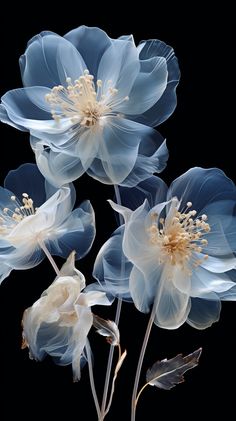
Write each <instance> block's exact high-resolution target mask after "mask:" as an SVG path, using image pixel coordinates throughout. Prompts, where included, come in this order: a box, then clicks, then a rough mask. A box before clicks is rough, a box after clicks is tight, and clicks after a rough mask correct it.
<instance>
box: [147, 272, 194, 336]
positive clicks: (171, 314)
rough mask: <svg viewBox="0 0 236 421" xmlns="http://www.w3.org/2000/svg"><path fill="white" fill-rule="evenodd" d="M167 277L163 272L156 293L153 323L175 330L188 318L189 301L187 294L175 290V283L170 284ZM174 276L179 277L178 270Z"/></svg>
mask: <svg viewBox="0 0 236 421" xmlns="http://www.w3.org/2000/svg"><path fill="white" fill-rule="evenodd" d="M181 273H182V271H181ZM182 275H183V273H182ZM168 276H169V275H168V274H166V273H165V270H164V271H163V274H162V277H161V280H160V282H159V287H158V290H157V292H156V294H157V295H156V298H155V300H156V303H157V304H156V306H157V307H156V316H155V321H154V323H155V324H156V325H157V326H159V327H162V328H165V329H177V328H178V327H179V326H181V325H182V324H183V323H184V322H185V321H186V319H187V317H188V314H189V311H190V308H191V300H190V298H189V294H187V293H186V294H185V293H183V292H181V291H180V290H179V289H178V288H176V287H175V285H174V284H175V281H174V280H173V282H171V281H170V280H169V279H168ZM175 276H180V274H178V270H176V271H175V274H174V277H175Z"/></svg>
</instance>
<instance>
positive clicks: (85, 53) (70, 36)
mask: <svg viewBox="0 0 236 421" xmlns="http://www.w3.org/2000/svg"><path fill="white" fill-rule="evenodd" d="M64 37H65V38H66V39H67V40H68V41H70V42H71V43H72V44H73V45H74V46H75V47H76V48H77V50H78V51H79V52H80V54H81V56H82V57H83V60H84V62H85V63H86V66H87V69H88V70H89V72H90V74H92V75H93V76H94V77H95V78H96V77H97V70H98V66H99V63H100V60H101V58H102V56H103V54H104V53H105V51H106V50H107V48H108V47H109V46H110V45H111V42H112V41H111V39H110V38H109V37H108V35H107V34H106V32H104V31H102V30H101V29H99V28H89V27H88V26H84V25H83V26H79V27H78V28H76V29H73V30H72V31H70V32H68V33H67V34H66V35H65V36H64Z"/></svg>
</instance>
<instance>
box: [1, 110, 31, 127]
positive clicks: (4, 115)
mask: <svg viewBox="0 0 236 421" xmlns="http://www.w3.org/2000/svg"><path fill="white" fill-rule="evenodd" d="M0 121H1V122H2V123H6V124H9V126H12V127H15V128H16V129H18V130H22V131H25V130H26V129H25V127H23V126H20V125H19V124H16V123H13V121H11V119H10V118H9V116H8V114H7V110H6V108H5V107H4V105H3V104H0Z"/></svg>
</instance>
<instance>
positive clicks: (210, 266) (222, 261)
mask: <svg viewBox="0 0 236 421" xmlns="http://www.w3.org/2000/svg"><path fill="white" fill-rule="evenodd" d="M197 256H198V258H199V259H201V258H202V255H200V254H199V255H198V254H197ZM201 266H202V267H203V268H205V269H207V271H209V272H213V273H223V272H227V271H228V270H231V269H235V268H236V257H235V256H234V255H233V254H231V255H226V256H219V257H215V256H209V255H208V258H207V259H204V260H203V261H202V259H201Z"/></svg>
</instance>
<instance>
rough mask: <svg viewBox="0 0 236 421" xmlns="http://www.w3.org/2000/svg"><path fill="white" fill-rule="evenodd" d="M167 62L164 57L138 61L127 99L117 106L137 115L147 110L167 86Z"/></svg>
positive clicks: (129, 113) (123, 111)
mask: <svg viewBox="0 0 236 421" xmlns="http://www.w3.org/2000/svg"><path fill="white" fill-rule="evenodd" d="M167 78H168V71H167V63H166V59H165V58H164V57H153V58H150V59H148V60H141V61H140V72H139V74H138V76H137V77H136V79H135V82H134V84H133V87H132V89H131V91H130V93H129V101H125V102H122V103H121V104H120V106H119V107H118V108H117V110H119V111H120V112H122V113H125V114H128V115H139V114H142V113H144V112H145V111H147V110H149V109H150V108H151V107H152V106H153V105H154V104H155V103H156V102H157V101H159V99H160V98H161V96H162V95H163V92H164V91H165V89H166V86H167Z"/></svg>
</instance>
